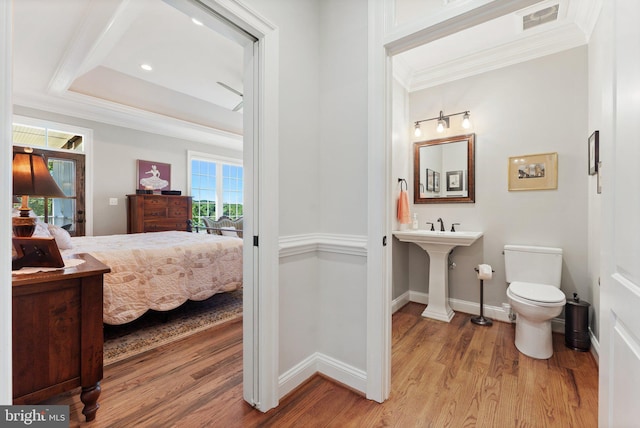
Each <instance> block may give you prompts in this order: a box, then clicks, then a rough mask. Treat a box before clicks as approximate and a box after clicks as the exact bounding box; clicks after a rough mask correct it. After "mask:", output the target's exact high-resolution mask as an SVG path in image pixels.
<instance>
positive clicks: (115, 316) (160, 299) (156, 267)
mask: <svg viewBox="0 0 640 428" xmlns="http://www.w3.org/2000/svg"><path fill="white" fill-rule="evenodd" d="M72 242H73V248H71V249H67V250H63V251H61V253H62V256H63V258H64V257H65V256H66V255H68V254H75V253H89V254H91V255H92V256H94V257H95V258H96V259H98V260H100V261H101V262H102V263H104V264H106V265H107V266H109V267H110V268H111V273H108V274H106V275H105V276H104V311H103V319H104V322H105V323H107V324H124V323H127V322H130V321H133V320H134V319H136V318H138V317H139V316H141V315H142V314H144V313H145V312H146V311H147V310H149V309H153V310H157V311H167V310H170V309H174V308H176V307H178V306H180V305H181V304H183V303H184V302H186V301H187V300H204V299H207V298H209V297H211V296H213V295H214V294H216V293H221V292H225V291H233V290H236V289H238V288H241V287H242V239H239V238H232V237H227V236H219V235H210V234H202V233H189V232H153V233H135V234H127V235H110V236H89V237H84V236H83V237H74V238H72Z"/></svg>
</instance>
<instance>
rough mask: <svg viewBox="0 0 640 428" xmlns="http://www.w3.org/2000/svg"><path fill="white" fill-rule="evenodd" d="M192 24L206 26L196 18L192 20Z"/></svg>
mask: <svg viewBox="0 0 640 428" xmlns="http://www.w3.org/2000/svg"><path fill="white" fill-rule="evenodd" d="M191 22H193V23H194V24H196V25H200V26H202V25H204V24H203V23H202V21H200V20H198V19H196V18H191Z"/></svg>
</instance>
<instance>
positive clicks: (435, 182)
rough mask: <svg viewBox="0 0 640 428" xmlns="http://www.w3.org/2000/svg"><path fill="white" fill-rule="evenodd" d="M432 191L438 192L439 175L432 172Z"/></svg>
mask: <svg viewBox="0 0 640 428" xmlns="http://www.w3.org/2000/svg"><path fill="white" fill-rule="evenodd" d="M433 191H434V192H440V173H439V172H437V171H434V172H433Z"/></svg>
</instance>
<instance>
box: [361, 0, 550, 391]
mask: <svg viewBox="0 0 640 428" xmlns="http://www.w3.org/2000/svg"><path fill="white" fill-rule="evenodd" d="M538 1H539V0H471V1H468V2H462V3H461V4H460V6H458V7H452V8H451V9H449V11H448V12H447V13H446V14H442V15H439V16H438V17H436V18H437V20H434V18H433V17H431V16H426V17H424V18H423V19H419V20H417V21H416V22H411V23H408V24H406V25H402V26H395V27H394V26H393V22H394V12H393V11H394V0H383V1H382V2H381V1H380V0H369V18H368V21H369V22H368V24H369V47H368V49H369V91H368V93H369V100H370V102H369V119H368V120H369V130H370V134H369V151H368V188H367V193H368V210H369V218H368V223H369V226H368V231H367V232H368V242H367V265H368V266H367V290H368V293H367V398H369V399H372V400H375V401H378V402H382V401H384V400H386V399H387V398H388V397H389V392H390V389H391V295H392V293H391V290H392V287H391V273H392V272H391V254H390V251H391V245H388V246H386V247H383V246H382V240H383V237H384V238H386V240H387V241H390V240H391V239H392V234H391V231H392V225H393V222H392V218H393V209H392V207H393V201H392V199H391V186H392V183H393V177H392V176H391V160H392V159H391V125H390V124H391V119H392V109H391V88H392V84H393V73H392V64H391V59H392V57H393V55H396V54H399V53H402V52H404V51H407V50H409V49H412V48H414V47H417V46H420V45H424V44H426V43H429V42H432V41H434V40H437V39H440V38H442V37H446V36H448V35H451V34H454V33H456V32H459V31H461V30H464V29H466V28H470V27H473V26H475V25H478V24H481V23H483V22H486V21H489V20H492V19H495V18H498V17H500V16H503V15H506V14H509V13H512V12H514V11H516V10H519V9H522V8H524V7H527V6H530V5H532V4H535V3H537V2H538Z"/></svg>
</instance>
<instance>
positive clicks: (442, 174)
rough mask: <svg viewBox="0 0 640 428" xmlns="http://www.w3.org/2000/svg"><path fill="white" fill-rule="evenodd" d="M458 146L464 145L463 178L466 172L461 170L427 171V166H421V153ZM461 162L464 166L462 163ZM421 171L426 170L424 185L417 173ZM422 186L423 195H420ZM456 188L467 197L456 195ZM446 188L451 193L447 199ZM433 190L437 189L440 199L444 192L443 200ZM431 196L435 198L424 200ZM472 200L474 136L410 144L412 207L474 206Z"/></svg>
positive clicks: (473, 191) (473, 189)
mask: <svg viewBox="0 0 640 428" xmlns="http://www.w3.org/2000/svg"><path fill="white" fill-rule="evenodd" d="M461 142H463V143H466V145H467V148H466V156H467V159H466V166H467V169H466V174H464V172H465V171H460V170H451V171H437V170H433V169H429V168H427V167H426V165H422V166H421V165H420V151H421V149H428V148H429V147H435V146H441V145H446V144H452V143H461ZM462 162H464V160H463V161H462ZM422 170H425V178H426V180H425V183H421V182H420V173H421V171H422ZM427 180H428V182H427ZM421 184H422V188H423V189H424V191H421ZM458 186H460V189H461V190H462V191H464V189H465V188H466V196H465V195H459V194H456V193H455V191H454V190H453V189H458ZM447 188H449V189H451V190H450V191H451V192H452V193H451V196H447V194H446V192H447ZM427 189H430V190H427ZM434 189H438V194H439V195H442V194H443V192H445V194H444V196H435V190H434ZM430 192H431V193H430ZM430 194H431V195H434V196H431V197H427V196H426V195H430ZM475 198H476V189H475V134H466V135H456V136H453V137H446V138H439V139H437V140H429V141H419V142H416V143H414V144H413V203H415V204H449V203H474V202H475Z"/></svg>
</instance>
